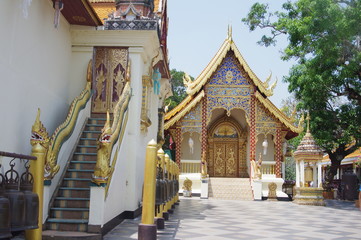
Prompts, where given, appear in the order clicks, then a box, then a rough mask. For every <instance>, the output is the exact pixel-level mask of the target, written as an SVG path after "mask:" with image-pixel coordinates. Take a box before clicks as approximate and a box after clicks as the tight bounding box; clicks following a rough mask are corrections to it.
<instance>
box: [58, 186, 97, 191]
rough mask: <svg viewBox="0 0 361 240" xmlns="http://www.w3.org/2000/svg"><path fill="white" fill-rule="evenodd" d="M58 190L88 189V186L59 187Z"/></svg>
mask: <svg viewBox="0 0 361 240" xmlns="http://www.w3.org/2000/svg"><path fill="white" fill-rule="evenodd" d="M59 189H60V190H76V191H90V188H80V187H60V188H59Z"/></svg>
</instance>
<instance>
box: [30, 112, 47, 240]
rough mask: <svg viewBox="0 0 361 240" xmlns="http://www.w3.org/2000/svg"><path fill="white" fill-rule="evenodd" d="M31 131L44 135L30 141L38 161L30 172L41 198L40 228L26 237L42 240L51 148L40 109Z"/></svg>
mask: <svg viewBox="0 0 361 240" xmlns="http://www.w3.org/2000/svg"><path fill="white" fill-rule="evenodd" d="M31 131H32V133H34V132H35V133H39V134H41V135H42V139H37V138H32V139H31V140H30V144H31V145H32V149H31V155H32V156H34V157H36V158H37V160H35V161H32V162H31V164H30V172H31V174H32V175H33V177H34V184H33V192H34V193H36V194H38V197H39V218H38V227H39V228H37V229H31V230H26V231H25V237H26V239H27V240H41V239H42V231H43V204H44V203H43V202H44V167H45V158H46V154H47V152H48V147H49V137H48V133H47V131H46V129H45V127H44V126H43V124H42V123H41V121H40V109H38V113H37V116H36V119H35V122H34V124H33V126H32V129H31Z"/></svg>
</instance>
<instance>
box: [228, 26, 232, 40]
mask: <svg viewBox="0 0 361 240" xmlns="http://www.w3.org/2000/svg"><path fill="white" fill-rule="evenodd" d="M228 40H229V41H232V25H231V24H228Z"/></svg>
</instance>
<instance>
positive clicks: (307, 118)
mask: <svg viewBox="0 0 361 240" xmlns="http://www.w3.org/2000/svg"><path fill="white" fill-rule="evenodd" d="M306 120H307V133H309V132H310V120H311V118H310V113H309V112H308V113H307V117H306Z"/></svg>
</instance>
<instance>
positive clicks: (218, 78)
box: [207, 51, 250, 87]
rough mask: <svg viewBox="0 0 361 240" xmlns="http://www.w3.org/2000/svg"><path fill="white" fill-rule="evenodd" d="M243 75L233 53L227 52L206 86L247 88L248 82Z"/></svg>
mask: <svg viewBox="0 0 361 240" xmlns="http://www.w3.org/2000/svg"><path fill="white" fill-rule="evenodd" d="M245 75H246V74H245V72H244V70H243V68H242V66H241V64H240V63H239V61H237V59H236V57H235V55H234V52H233V51H229V52H228V53H227V55H226V56H225V58H224V59H223V62H222V63H221V65H220V66H219V67H218V69H217V71H216V72H215V73H214V74H213V75H212V77H211V78H210V80H209V82H208V84H207V85H215V86H226V87H229V86H238V87H243V86H246V87H248V86H249V85H250V82H249V81H248V80H247V79H246V78H245V77H244V76H245Z"/></svg>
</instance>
